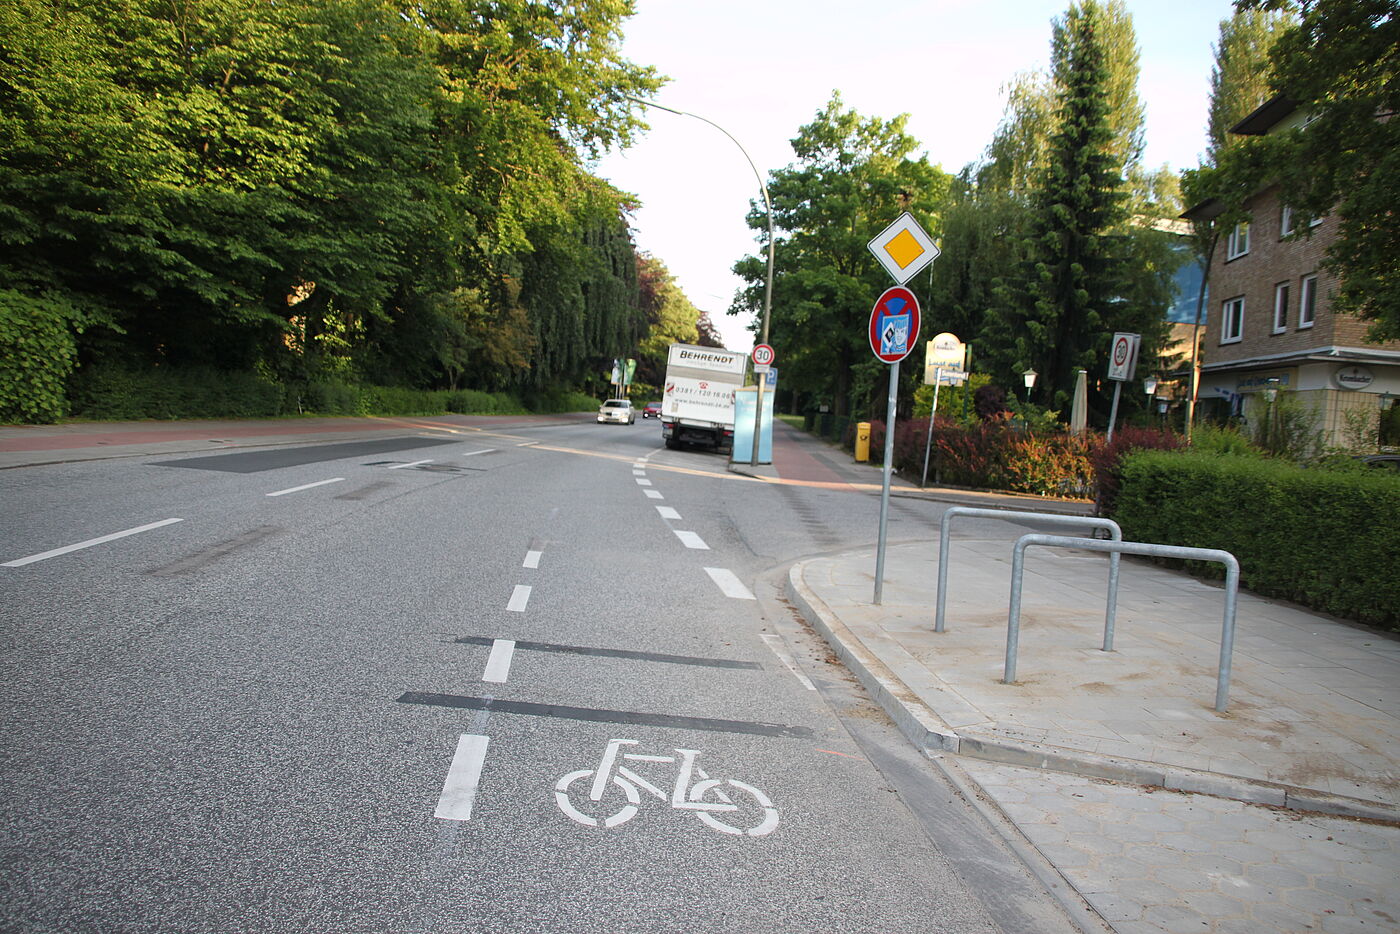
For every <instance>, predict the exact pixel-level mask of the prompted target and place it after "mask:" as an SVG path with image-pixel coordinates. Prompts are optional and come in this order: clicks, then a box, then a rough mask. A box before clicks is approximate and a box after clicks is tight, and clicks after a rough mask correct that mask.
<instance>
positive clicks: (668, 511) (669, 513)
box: [656, 506, 681, 519]
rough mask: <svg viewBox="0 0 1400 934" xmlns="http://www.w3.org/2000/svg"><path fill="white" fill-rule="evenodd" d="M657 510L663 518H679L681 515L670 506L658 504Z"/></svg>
mask: <svg viewBox="0 0 1400 934" xmlns="http://www.w3.org/2000/svg"><path fill="white" fill-rule="evenodd" d="M656 511H657V512H659V513H661V518H663V519H679V518H680V517H681V514H680V513H678V512H676V511H675V510H674V509H672V508H671V507H670V506H657V507H656Z"/></svg>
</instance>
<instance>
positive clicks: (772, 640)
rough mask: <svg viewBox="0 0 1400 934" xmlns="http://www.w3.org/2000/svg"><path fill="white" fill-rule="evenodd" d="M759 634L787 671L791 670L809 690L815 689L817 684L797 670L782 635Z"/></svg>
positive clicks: (795, 662) (794, 660)
mask: <svg viewBox="0 0 1400 934" xmlns="http://www.w3.org/2000/svg"><path fill="white" fill-rule="evenodd" d="M760 635H761V636H762V637H763V641H764V642H765V643H767V645H768V648H769V649H771V650H772V651H773V654H774V655H776V656H778V661H780V662H782V663H783V664H784V665H786V666H787V669H788V671H790V672H792V676H793V677H794V678H796V679H797V680H798V682H800V683H801V684H802V686H803V687H805V688H806V689H807V690H809V691H815V690H816V689H817V686H816V685H815V684H813V683H812V679H811V678H809V677H807V676H806V675H804V674H803V673H802V672H800V671H798V670H797V660H796V659H794V658H793V657H792V653H791V652H789V651H788V650H787V647H786V646H784V645H783V637H782V636H779V635H775V634H774V633H771V632H765V633H761V634H760Z"/></svg>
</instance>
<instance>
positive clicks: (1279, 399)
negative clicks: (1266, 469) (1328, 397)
mask: <svg viewBox="0 0 1400 934" xmlns="http://www.w3.org/2000/svg"><path fill="white" fill-rule="evenodd" d="M1251 401H1253V402H1254V405H1252V406H1251V407H1250V413H1249V414H1250V419H1251V423H1252V426H1253V438H1252V439H1251V440H1252V441H1253V442H1254V444H1255V446H1257V447H1258V448H1260V449H1261V450H1264V451H1267V452H1268V453H1269V454H1272V455H1274V456H1275V457H1281V458H1284V459H1285V460H1290V461H1293V462H1294V463H1299V464H1302V463H1307V462H1308V461H1311V460H1312V459H1314V458H1315V457H1317V456H1318V455H1319V454H1321V453H1322V448H1323V444H1322V431H1321V429H1319V428H1318V416H1317V413H1316V412H1315V411H1314V410H1313V408H1312V407H1311V406H1309V405H1307V404H1306V403H1304V402H1303V401H1302V400H1300V399H1299V398H1298V395H1297V393H1294V392H1290V391H1289V390H1286V389H1280V390H1278V392H1277V395H1275V397H1274V399H1273V401H1272V402H1271V401H1269V400H1268V399H1266V398H1264V396H1263V393H1260V394H1259V396H1258V397H1257V398H1256V399H1254V400H1251Z"/></svg>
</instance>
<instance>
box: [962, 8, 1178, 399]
mask: <svg viewBox="0 0 1400 934" xmlns="http://www.w3.org/2000/svg"><path fill="white" fill-rule="evenodd" d="M1103 26H1104V16H1103V13H1102V10H1101V8H1100V6H1099V5H1098V4H1097V3H1094V2H1092V0H1086V2H1084V3H1082V4H1080V5H1077V6H1072V7H1070V10H1069V12H1068V14H1067V15H1066V16H1065V17H1064V19H1062V20H1059V21H1057V22H1056V24H1055V39H1054V42H1053V44H1052V47H1053V49H1054V78H1055V87H1056V89H1057V90H1056V120H1055V123H1056V130H1055V133H1054V135H1053V136H1052V137H1051V142H1050V151H1049V157H1048V160H1047V162H1046V164H1045V166H1044V167H1043V168H1042V170H1041V171H1040V173H1039V175H1038V176H1037V179H1036V186H1035V188H1034V190H1033V192H1032V194H1031V198H1030V201H1031V206H1032V219H1031V227H1030V235H1029V237H1028V239H1027V242H1026V252H1027V257H1028V258H1027V260H1026V261H1025V262H1024V263H1023V264H1022V267H1021V270H1020V274H1019V275H1018V276H1017V277H1015V278H1008V279H1006V280H1004V281H1003V282H1002V283H1001V287H1000V289H999V293H1000V294H999V296H998V297H999V301H998V303H997V304H996V305H995V306H994V307H993V309H992V311H991V313H989V315H988V318H987V321H986V325H985V327H984V330H983V335H982V340H981V343H982V345H983V349H984V353H983V355H982V359H983V361H984V362H986V361H988V358H990V362H991V364H992V366H993V369H994V372H995V373H996V374H997V375H998V376H999V377H1001V378H1002V379H1004V380H1006V381H1007V382H1008V383H1011V382H1012V381H1013V380H1014V379H1015V378H1016V374H1018V373H1019V371H1020V370H1021V369H1023V368H1025V367H1027V366H1029V367H1032V368H1034V369H1035V370H1037V371H1038V373H1039V374H1040V377H1039V380H1038V381H1037V383H1036V386H1035V390H1034V393H1035V395H1036V396H1038V397H1040V398H1041V399H1043V400H1045V401H1046V402H1047V403H1048V404H1049V405H1051V406H1052V407H1055V408H1061V409H1065V410H1067V409H1068V401H1069V398H1070V395H1071V394H1072V392H1073V384H1074V371H1075V370H1076V369H1077V368H1079V367H1085V368H1089V369H1095V368H1096V366H1095V364H1096V363H1097V362H1098V361H1099V360H1100V359H1102V356H1103V354H1104V352H1105V351H1106V349H1107V344H1108V342H1109V339H1110V335H1111V332H1112V331H1113V330H1115V329H1118V328H1123V329H1125V330H1138V328H1141V327H1144V326H1147V325H1149V324H1150V323H1151V321H1150V317H1149V316H1148V315H1146V314H1143V313H1142V312H1145V311H1148V309H1142V308H1140V307H1138V306H1137V303H1135V302H1133V301H1132V300H1131V298H1130V297H1129V296H1128V295H1126V294H1125V291H1126V290H1125V281H1124V277H1123V267H1124V265H1125V263H1126V261H1127V259H1128V255H1127V250H1126V249H1125V241H1124V239H1123V237H1122V234H1123V231H1124V229H1125V227H1126V223H1127V220H1128V215H1127V197H1128V196H1127V190H1126V186H1125V184H1124V180H1123V174H1122V164H1121V162H1120V161H1119V160H1120V157H1121V156H1120V149H1119V148H1118V147H1116V146H1115V145H1114V140H1115V137H1114V127H1113V123H1112V122H1111V121H1110V119H1109V114H1110V111H1109V96H1108V91H1109V84H1108V70H1107V64H1106V56H1105V52H1104V45H1103V40H1102V30H1103ZM1115 235H1117V236H1116V237H1115ZM1157 311H1158V313H1159V314H1160V308H1158V309H1157ZM1143 318H1147V319H1148V320H1146V321H1144V320H1142V319H1143ZM1132 319H1137V320H1132ZM1129 323H1132V324H1136V325H1137V327H1132V328H1127V327H1124V325H1125V324H1129ZM1157 330H1158V331H1160V330H1162V327H1161V326H1160V325H1159V326H1158V327H1157ZM1149 346H1150V344H1149Z"/></svg>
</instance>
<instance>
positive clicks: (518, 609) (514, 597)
mask: <svg viewBox="0 0 1400 934" xmlns="http://www.w3.org/2000/svg"><path fill="white" fill-rule="evenodd" d="M530 590H531V588H530V587H528V586H527V585H525V584H516V585H515V592H514V593H512V594H511V595H510V602H509V603H507V604H506V609H507V610H510V611H512V612H514V613H524V612H525V604H527V603H529V602H530Z"/></svg>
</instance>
